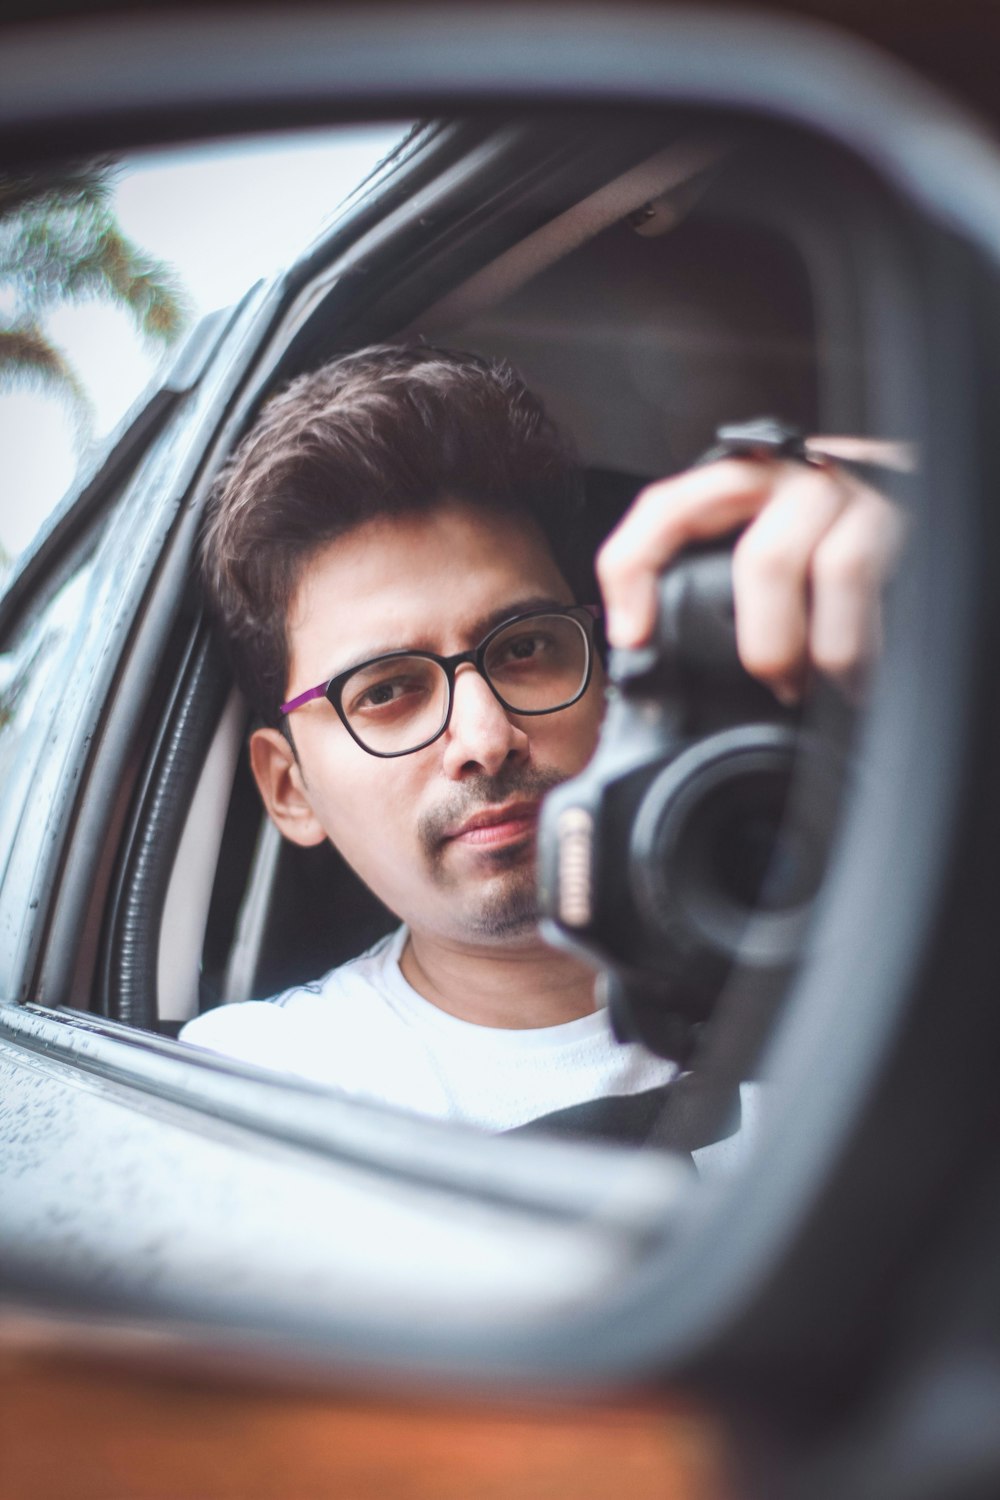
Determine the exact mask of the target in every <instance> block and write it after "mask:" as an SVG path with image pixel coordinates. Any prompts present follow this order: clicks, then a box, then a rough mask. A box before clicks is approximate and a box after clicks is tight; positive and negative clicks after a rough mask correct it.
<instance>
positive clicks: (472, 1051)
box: [181, 927, 678, 1131]
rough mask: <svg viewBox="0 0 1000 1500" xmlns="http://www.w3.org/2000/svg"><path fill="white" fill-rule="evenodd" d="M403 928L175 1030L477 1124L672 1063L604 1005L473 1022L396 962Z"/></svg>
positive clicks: (663, 1076) (491, 1126)
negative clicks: (319, 970)
mask: <svg viewBox="0 0 1000 1500" xmlns="http://www.w3.org/2000/svg"><path fill="white" fill-rule="evenodd" d="M406 936H407V933H406V928H405V927H401V928H399V929H398V930H397V931H396V932H394V933H391V934H390V935H389V937H387V938H383V939H382V941H381V942H379V943H377V944H376V945H375V947H374V948H372V949H371V950H370V951H369V952H368V953H365V954H362V956H361V957H360V958H356V959H353V960H352V961H351V962H350V963H346V964H343V965H342V966H341V967H340V968H337V969H333V970H331V972H330V973H329V974H327V975H326V976H325V977H324V978H323V979H319V980H317V981H316V982H315V983H312V984H306V985H301V986H299V987H298V988H296V989H292V990H288V991H286V992H285V993H284V994H283V995H278V996H277V997H276V998H275V999H273V1000H256V1001H255V1000H250V1001H246V1002H245V1003H243V1004H237V1005H223V1006H220V1007H219V1008H218V1009H216V1010H212V1011H208V1012H206V1014H205V1015H203V1016H198V1017H197V1018H196V1019H195V1020H193V1021H189V1022H188V1023H187V1025H186V1026H185V1027H184V1029H183V1030H182V1032H181V1039H182V1040H183V1041H185V1042H195V1043H197V1045H198V1046H199V1047H207V1048H209V1049H210V1050H211V1051H213V1052H221V1053H224V1054H225V1055H226V1056H227V1057H235V1058H240V1059H242V1060H243V1061H244V1062H250V1063H256V1064H258V1065H259V1066H261V1067H265V1068H271V1069H276V1070H278V1071H280V1072H283V1073H290V1074H293V1075H295V1076H297V1077H299V1078H308V1079H312V1080H314V1081H315V1082H317V1083H322V1084H326V1085H328V1086H332V1087H333V1088H336V1089H338V1090H341V1091H342V1092H344V1093H347V1094H350V1095H352V1096H354V1097H355V1098H359V1099H368V1100H373V1101H376V1102H379V1103H382V1104H390V1105H394V1106H395V1107H397V1108H399V1109H403V1110H409V1111H412V1112H414V1113H416V1114H421V1115H430V1116H433V1117H434V1118H435V1119H439V1120H461V1121H464V1122H466V1123H467V1124H470V1125H478V1126H480V1127H482V1128H483V1129H484V1130H490V1131H501V1130H510V1129H513V1128H515V1127H516V1126H519V1125H525V1124H528V1123H529V1122H530V1121H532V1120H537V1119H539V1118H540V1117H541V1116H543V1115H549V1114H552V1113H553V1112H554V1111H556V1110H563V1109H568V1108H571V1107H572V1106H574V1105H579V1104H584V1103H586V1102H588V1101H590V1100H594V1099H606V1098H608V1097H613V1096H627V1095H636V1094H644V1093H646V1092H648V1091H649V1090H652V1089H659V1088H662V1087H663V1086H664V1085H665V1084H667V1083H670V1082H672V1081H673V1080H674V1079H675V1078H676V1077H677V1076H678V1068H677V1065H676V1064H675V1063H672V1062H667V1061H665V1060H664V1059H663V1058H659V1057H655V1056H654V1055H653V1054H652V1053H651V1052H648V1051H647V1050H646V1048H645V1047H643V1046H641V1045H640V1044H639V1043H637V1042H630V1043H627V1044H626V1045H622V1044H621V1043H620V1042H617V1041H615V1039H614V1037H613V1035H612V1033H611V1026H610V1023H609V1021H608V1017H607V1014H606V1012H604V1011H597V1012H595V1013H594V1014H593V1015H589V1016H583V1017H581V1018H580V1019H579V1020H576V1021H567V1022H565V1023H564V1024H563V1025H561V1026H542V1027H530V1028H526V1029H524V1030H516V1031H511V1030H506V1029H504V1028H501V1027H494V1026H476V1025H473V1024H472V1023H471V1022H469V1021H462V1020H459V1019H458V1017H457V1016H451V1015H449V1014H448V1013H447V1012H446V1011H443V1010H441V1009H439V1007H438V1006H436V1005H433V1004H431V1002H430V1001H429V1000H425V999H424V998H423V996H422V995H419V994H418V993H417V991H416V990H415V989H413V987H412V986H411V985H410V984H408V983H407V981H406V979H404V977H403V973H402V970H401V969H400V967H399V959H400V955H401V954H402V951H403V946H404V944H405V942H406Z"/></svg>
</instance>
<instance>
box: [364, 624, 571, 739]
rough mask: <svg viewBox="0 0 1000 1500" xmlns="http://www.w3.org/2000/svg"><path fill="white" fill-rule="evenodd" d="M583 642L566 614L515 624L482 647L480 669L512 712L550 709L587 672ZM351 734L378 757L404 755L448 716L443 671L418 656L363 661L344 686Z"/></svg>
mask: <svg viewBox="0 0 1000 1500" xmlns="http://www.w3.org/2000/svg"><path fill="white" fill-rule="evenodd" d="M588 653H589V644H588V639H587V633H586V631H585V630H584V628H583V626H582V625H581V624H580V623H579V621H577V620H574V619H573V618H572V617H571V616H568V615H535V616H533V617H531V618H529V619H526V620H515V621H513V622H512V623H511V624H510V625H509V626H508V627H507V629H506V630H501V631H500V632H499V634H498V635H496V636H494V638H493V640H492V641H491V642H490V644H489V646H488V647H487V650H486V654H485V658H484V661H483V670H484V674H485V676H486V678H487V680H488V681H489V683H490V685H491V686H492V688H493V690H494V692H495V693H496V695H497V697H498V698H499V699H500V700H501V702H502V703H503V705H504V707H505V708H508V709H510V710H511V712H512V713H551V712H553V711H554V710H555V709H558V708H563V707H565V706H566V705H567V704H569V703H572V701H573V700H574V698H576V697H577V696H578V695H579V693H580V691H581V690H582V688H583V684H584V682H585V680H586V676H587V666H588ZM340 703H341V708H342V711H343V713H344V716H345V718H346V719H347V722H348V724H349V725H350V728H351V731H352V733H353V734H354V735H355V736H356V737H357V738H358V740H360V742H361V743H362V744H363V745H364V746H366V747H367V748H368V749H369V750H374V751H375V752H376V753H377V754H383V755H386V754H388V755H392V754H396V755H398V754H402V753H405V752H406V751H407V750H415V749H417V748H418V747H419V746H421V745H423V744H426V743H427V742H428V741H429V740H432V739H434V738H435V736H436V735H437V734H439V733H440V731H441V730H442V729H443V727H444V724H445V720H446V719H447V717H448V704H449V689H448V674H447V673H446V671H445V670H444V668H443V667H441V666H440V665H439V664H438V663H437V662H435V661H430V660H428V659H427V658H426V657H423V656H395V657H389V658H383V659H382V660H381V661H375V662H370V663H368V665H367V666H364V667H361V668H359V669H358V671H357V672H355V673H353V675H352V676H351V677H349V678H348V680H347V682H346V683H345V684H344V686H343V689H342V691H341V698H340Z"/></svg>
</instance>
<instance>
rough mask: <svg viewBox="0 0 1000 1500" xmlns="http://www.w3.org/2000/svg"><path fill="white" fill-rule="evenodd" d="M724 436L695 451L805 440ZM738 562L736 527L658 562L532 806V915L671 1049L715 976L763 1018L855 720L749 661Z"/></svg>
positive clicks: (812, 871)
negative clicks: (560, 778) (716, 444)
mask: <svg viewBox="0 0 1000 1500" xmlns="http://www.w3.org/2000/svg"><path fill="white" fill-rule="evenodd" d="M762 430H763V432H764V434H765V436H767V435H768V434H769V435H770V436H771V441H770V442H767V443H764V444H762V442H761V440H760V433H761V431H762ZM748 433H749V434H750V435H751V439H752V441H751V440H748V438H747V434H748ZM732 434H735V436H734V435H732ZM720 437H721V438H722V439H723V445H722V447H721V448H720V449H713V450H712V451H711V453H710V454H708V455H706V461H707V460H708V459H709V458H715V457H717V456H720V454H721V453H730V454H731V453H746V452H757V451H759V450H760V448H761V447H762V446H764V447H765V448H766V451H768V452H770V453H774V452H779V453H782V454H788V456H793V457H799V456H800V454H799V452H798V451H791V452H790V451H789V450H790V449H791V445H792V443H793V442H798V443H799V445H800V446H801V439H797V438H796V437H795V436H794V435H790V434H789V431H788V429H786V428H783V427H780V426H778V425H777V424H748V425H747V427H745V428H739V429H729V430H727V429H722V430H720ZM781 445H784V446H781ZM731 564H732V554H731V539H730V543H729V544H728V545H721V546H720V545H718V544H715V545H713V546H711V547H700V548H693V549H690V550H689V551H687V552H686V553H685V554H684V555H683V556H682V557H681V558H680V559H679V560H678V562H677V563H676V564H675V565H674V566H673V567H671V568H670V569H668V570H667V572H665V573H664V574H663V576H662V578H661V579H660V585H659V610H658V618H657V625H656V633H655V638H654V641H653V643H652V645H650V646H649V647H647V648H644V649H641V650H635V651H612V652H611V653H610V657H609V662H608V680H609V687H608V707H607V714H606V717H605V720H604V724H603V727H602V730H601V737H600V741H599V744H598V748H597V751H596V753H595V755H594V758H593V760H592V761H591V762H590V764H589V765H588V766H587V768H586V769H585V770H584V771H583V772H582V773H581V775H579V776H577V777H575V778H574V779H573V780H572V781H569V782H566V783H564V784H563V785H562V786H560V787H557V788H556V789H555V790H554V791H553V792H551V793H550V794H549V795H548V797H547V798H546V799H545V802H544V805H543V809H542V818H541V828H540V839H539V883H540V896H541V911H542V916H543V930H544V931H545V932H546V935H547V936H548V937H549V938H550V939H552V940H553V941H555V942H556V943H557V944H559V945H560V946H564V947H565V946H569V947H570V948H572V949H574V950H576V951H579V952H580V953H581V954H582V955H583V956H584V957H587V958H588V959H589V960H590V961H591V962H595V963H596V964H598V965H599V966H600V967H601V969H602V970H603V973H602V977H601V979H600V981H599V983H601V984H602V985H603V986H604V991H605V998H606V1000H607V1003H608V1006H609V1009H610V1016H611V1020H612V1024H613V1026H614V1029H615V1034H616V1035H617V1036H618V1038H619V1039H620V1040H623V1041H629V1040H641V1041H643V1042H644V1043H645V1044H646V1045H647V1046H648V1047H650V1048H652V1050H654V1051H656V1052H658V1053H660V1054H661V1055H662V1056H664V1057H670V1058H675V1059H676V1060H678V1061H679V1062H681V1063H685V1062H688V1061H689V1060H690V1056H691V1053H692V1050H693V1046H694V1043H695V1040H696V1038H697V1035H698V1031H699V1028H700V1026H701V1023H703V1022H704V1021H706V1020H707V1019H708V1017H709V1015H710V1014H711V1012H712V1009H713V1007H714V1005H715V1003H716V1001H717V999H718V998H719V996H720V995H721V994H722V992H723V990H724V989H726V990H727V993H730V994H735V996H736V998H737V999H738V1002H739V1003H740V1004H741V1005H742V1006H744V1007H746V1008H753V1009H754V1010H755V1011H756V1012H757V1014H758V1016H759V1017H761V1018H764V1017H766V1015H767V1014H769V1013H770V1009H771V1008H772V1007H773V1004H774V1002H775V1000H776V999H777V998H778V997H779V996H780V994H781V993H782V991H783V989H784V986H785V984H786V983H787V980H788V976H789V974H790V972H791V970H792V968H793V967H794V965H795V962H796V959H797V958H798V956H799V954H800V952H801V948H802V943H803V939H804V934H805V929H806V924H807V922H808V920H809V916H810V907H811V903H812V901H813V898H814V897H815V895H816V893H817V891H818V889H819V886H820V883H821V881H822V878H823V871H824V866H825V861H826V854H827V850H828V847H829V844H830V841H831V836H832V832H833V827H834V822H835V815H836V811H837V807H838V804H839V800H840V796H839V794H840V790H841V784H842V780H843V767H844V764H845V759H844V750H845V747H846V743H847V739H848V735H849V729H850V723H849V721H850V714H849V710H848V709H847V707H846V705H845V704H844V703H843V701H842V700H840V699H839V697H836V698H834V697H832V698H831V701H830V702H828V703H827V704H826V714H827V719H828V721H829V722H827V723H826V724H824V729H823V732H822V733H819V732H817V730H816V728H815V727H810V728H807V727H805V725H804V723H803V722H802V716H801V714H800V712H798V711H797V710H790V709H786V708H783V707H782V706H781V705H780V704H779V703H778V702H777V700H776V699H775V698H774V696H773V695H772V694H771V693H770V692H769V691H768V690H767V689H766V688H765V687H763V686H762V685H761V684H760V683H758V682H757V681H756V680H755V679H753V678H752V677H750V676H749V675H748V674H747V673H746V672H745V671H744V670H743V668H742V666H741V665H740V662H739V659H738V656H737V651H736V633H735V622H734V615H733V596H732V581H731ZM830 691H831V695H832V690H830ZM762 1024H763V1019H762Z"/></svg>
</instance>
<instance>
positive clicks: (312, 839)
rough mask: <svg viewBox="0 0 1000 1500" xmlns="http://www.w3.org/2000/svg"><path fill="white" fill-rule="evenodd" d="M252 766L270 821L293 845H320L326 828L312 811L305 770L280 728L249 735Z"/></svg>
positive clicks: (258, 730) (256, 730)
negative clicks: (303, 773)
mask: <svg viewBox="0 0 1000 1500" xmlns="http://www.w3.org/2000/svg"><path fill="white" fill-rule="evenodd" d="M250 768H251V770H252V771H253V774H254V780H255V781H256V783H257V786H258V789H259V791H260V795H261V797H262V798H263V799H264V806H265V807H266V808H267V812H268V816H269V818H270V819H271V822H272V823H273V824H274V825H275V827H276V828H277V829H278V831H279V833H282V834H283V835H284V836H285V838H286V839H291V841H292V843H293V844H306V845H308V844H321V843H322V842H323V840H324V839H325V838H326V830H325V829H324V827H323V825H322V823H320V821H319V819H318V818H317V817H316V814H315V813H314V812H313V810H312V804H311V802H310V801H309V794H308V792H307V791H306V787H305V782H304V781H303V779H302V769H301V767H300V765H299V763H298V761H297V760H296V759H295V754H294V752H293V750H292V747H291V745H290V744H289V743H288V741H287V740H286V739H285V736H284V735H283V734H282V733H281V732H280V731H279V730H277V729H255V730H254V732H253V734H252V735H251V736H250Z"/></svg>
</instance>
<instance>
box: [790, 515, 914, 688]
mask: <svg viewBox="0 0 1000 1500" xmlns="http://www.w3.org/2000/svg"><path fill="white" fill-rule="evenodd" d="M902 539H903V522H902V520H901V518H900V515H899V512H898V510H897V509H896V507H895V506H893V505H892V504H891V503H890V502H889V501H888V500H886V499H885V497H884V496H883V495H879V494H877V493H876V492H875V491H874V490H871V489H868V488H860V489H859V490H858V492H857V493H856V494H855V497H854V499H853V501H852V503H851V504H850V505H849V506H848V507H847V508H846V509H845V510H844V512H843V514H842V515H841V516H840V518H839V519H838V521H837V522H836V524H835V525H834V526H832V527H831V529H830V530H829V532H828V533H827V535H826V536H825V537H824V539H823V541H822V542H821V543H820V545H819V546H818V547H817V548H816V552H815V554H814V556H813V560H812V566H811V569H810V577H811V584H812V617H811V624H810V632H809V654H810V656H811V658H812V661H813V662H814V663H815V665H816V666H817V667H818V668H819V670H820V671H821V672H823V673H825V674H826V675H827V676H829V677H832V678H834V680H835V681H837V682H839V683H840V684H841V685H842V686H843V687H844V688H845V689H846V690H847V692H848V693H849V694H850V695H851V696H854V697H856V696H857V695H858V692H859V690H860V686H861V684H862V682H863V679H864V675H865V672H866V669H867V668H868V667H869V666H870V664H871V662H872V661H873V660H874V659H875V657H876V656H877V654H878V651H879V647H880V641H881V596H882V589H883V586H884V584H885V581H886V579H887V577H888V575H889V573H890V571H891V569H892V566H893V564H894V562H895V560H896V558H897V556H898V554H899V550H900V547H901V544H902Z"/></svg>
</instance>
